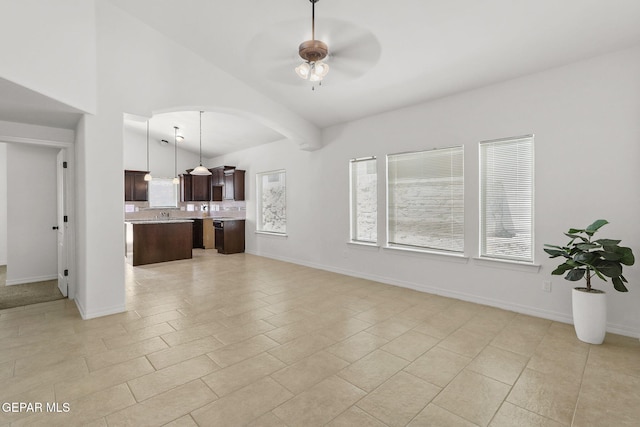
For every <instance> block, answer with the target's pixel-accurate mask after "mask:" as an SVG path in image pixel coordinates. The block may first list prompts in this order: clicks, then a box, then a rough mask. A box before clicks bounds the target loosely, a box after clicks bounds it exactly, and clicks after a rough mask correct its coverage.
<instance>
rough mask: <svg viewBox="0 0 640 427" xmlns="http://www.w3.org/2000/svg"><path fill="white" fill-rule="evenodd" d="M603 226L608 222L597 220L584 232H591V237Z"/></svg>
mask: <svg viewBox="0 0 640 427" xmlns="http://www.w3.org/2000/svg"><path fill="white" fill-rule="evenodd" d="M605 224H609V221H607V220H606V219H598V220H596V221H595V222H594V223H593V224H591V225H590V226H588V227H587V228H586V230H585V231H586V232H587V233H589V232H591V234H592V235H593V233H595V232H596V231H598V230H599V229H600V227H602V226H603V225H605Z"/></svg>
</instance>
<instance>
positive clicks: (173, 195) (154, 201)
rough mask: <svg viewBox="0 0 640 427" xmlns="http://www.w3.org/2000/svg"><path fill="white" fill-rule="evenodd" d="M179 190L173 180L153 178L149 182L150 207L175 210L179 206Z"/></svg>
mask: <svg viewBox="0 0 640 427" xmlns="http://www.w3.org/2000/svg"><path fill="white" fill-rule="evenodd" d="M177 189H178V186H177V185H175V184H174V183H173V178H153V179H152V180H151V181H149V207H152V208H175V207H176V206H178V191H177Z"/></svg>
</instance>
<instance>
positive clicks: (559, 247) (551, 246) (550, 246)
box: [544, 243, 566, 249]
mask: <svg viewBox="0 0 640 427" xmlns="http://www.w3.org/2000/svg"><path fill="white" fill-rule="evenodd" d="M544 245H545V246H546V247H548V248H556V249H566V248H564V247H562V246H556V245H549V244H547V243H545V244H544Z"/></svg>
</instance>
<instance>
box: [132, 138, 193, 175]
mask: <svg viewBox="0 0 640 427" xmlns="http://www.w3.org/2000/svg"><path fill="white" fill-rule="evenodd" d="M123 145H124V147H123V150H124V168H125V169H130V170H147V135H146V133H145V134H144V135H141V134H140V133H137V132H135V131H133V130H132V129H131V128H129V127H125V128H124V141H123ZM178 145H180V144H178ZM199 162H200V156H199V155H198V154H194V153H192V152H190V151H185V150H183V149H181V148H178V174H184V173H185V170H186V169H193V168H194V167H196V166H197V165H198V164H199ZM149 168H150V169H151V175H152V176H153V177H158V178H173V176H174V175H173V173H174V169H175V163H174V146H173V142H171V143H170V144H160V143H159V142H158V141H157V140H150V141H149Z"/></svg>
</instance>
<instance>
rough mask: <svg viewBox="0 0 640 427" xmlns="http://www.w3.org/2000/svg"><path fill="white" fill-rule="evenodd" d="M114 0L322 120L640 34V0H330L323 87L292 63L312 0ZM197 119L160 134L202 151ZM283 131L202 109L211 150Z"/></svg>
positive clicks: (324, 12) (69, 113)
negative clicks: (176, 134)
mask: <svg viewBox="0 0 640 427" xmlns="http://www.w3.org/2000/svg"><path fill="white" fill-rule="evenodd" d="M109 1H110V2H112V3H113V4H115V5H117V6H118V7H120V8H122V9H123V10H124V11H126V12H128V13H130V14H131V15H133V16H135V17H137V18H138V19H140V20H142V21H143V22H145V23H147V24H148V25H150V26H151V27H153V28H155V29H156V30H158V31H159V32H161V33H163V34H165V35H166V36H168V37H170V38H172V39H174V40H175V41H176V42H178V43H180V44H181V45H183V46H184V47H186V48H188V49H190V50H192V51H194V52H196V53H197V54H199V55H200V56H202V57H204V58H206V59H207V60H208V61H210V62H211V63H213V64H215V65H217V66H218V67H220V68H221V69H223V70H225V71H227V72H229V73H230V74H232V75H234V76H236V77H237V78H238V79H240V80H242V81H244V82H245V83H246V84H247V85H249V86H251V87H253V88H254V89H255V90H257V91H259V92H261V93H263V94H265V95H267V96H269V97H270V98H272V99H273V100H275V101H276V102H279V103H281V104H282V105H284V106H286V107H287V108H289V109H290V110H291V111H293V112H296V113H298V114H299V115H300V116H302V117H304V118H306V119H307V120H309V121H310V122H312V123H314V124H315V125H316V126H318V127H319V128H324V127H327V126H330V125H333V124H337V123H342V122H345V121H350V120H355V119H358V118H361V117H365V116H369V115H372V114H376V113H380V112H384V111H388V110H393V109H397V108H401V107H404V106H408V105H412V104H416V103H420V102H425V101H429V100H433V99H436V98H440V97H443V96H447V95H450V94H454V93H458V92H462V91H465V90H470V89H473V88H477V87H481V86H485V85H488V84H491V83H495V82H499V81H504V80H507V79H511V78H515V77H518V76H522V75H526V74H530V73H534V72H537V71H541V70H545V69H549V68H553V67H557V66H561V65H563V64H567V63H571V62H574V61H577V60H580V59H584V58H589V57H593V56H597V55H600V54H603V53H606V52H610V51H614V50H620V49H624V48H627V47H631V46H634V45H638V44H640V25H639V24H638V23H639V22H640V1H638V0H446V1H445V0H396V1H383V0H368V1H365V0H348V1H347V0H342V1H340V0H320V1H319V2H318V3H317V4H316V38H317V39H319V40H323V41H324V42H326V43H327V44H328V45H329V51H330V57H329V58H328V60H327V63H328V64H329V65H330V66H331V70H330V72H329V74H328V75H327V77H326V78H325V80H324V82H323V85H322V87H317V88H316V90H314V91H312V90H311V86H310V83H309V82H305V81H303V80H301V79H300V78H298V77H297V76H296V75H295V73H294V71H293V69H294V67H295V66H296V65H298V64H299V62H300V59H299V57H298V54H297V49H298V45H299V44H300V43H301V42H302V41H304V40H307V39H309V38H310V36H311V3H310V2H309V0H277V1H276V0H271V1H264V0H243V1H228V0H224V1H223V0H183V1H175V0H109ZM0 93H3V94H8V96H6V97H4V96H3V97H2V99H0V118H2V119H3V120H13V121H18V122H24V123H32V124H40V125H48V126H57V127H65V128H72V129H73V128H74V127H75V123H76V122H77V119H78V117H79V116H80V112H78V111H75V110H73V109H70V108H69V107H66V106H64V105H63V104H60V103H57V102H55V101H52V100H50V99H48V98H46V97H44V96H42V95H38V94H35V93H33V92H30V91H27V90H25V89H23V88H21V87H19V86H17V85H14V84H12V83H10V82H7V81H4V80H0ZM196 119H197V112H185V113H170V114H167V115H162V117H160V116H157V117H154V119H153V120H152V123H151V128H152V135H153V137H154V139H157V140H160V139H167V140H169V141H171V142H172V141H173V126H174V125H177V126H179V127H181V128H184V131H183V133H185V134H186V135H185V136H186V141H185V144H184V147H185V149H188V150H190V151H193V152H195V153H197V152H198V148H197V146H196V145H195V144H196V139H195V137H194V136H193V131H194V130H196V129H197V124H196V123H195V122H194V120H196ZM127 125H128V126H132V127H133V128H137V129H138V131H142V132H145V131H146V128H145V127H144V126H145V124H144V123H137V124H136V123H129V124H127ZM156 125H157V128H156ZM140 126H143V128H142V129H141V128H140ZM279 138H281V136H280V135H279V134H277V133H276V132H273V131H272V130H270V129H268V128H266V127H264V126H263V125H259V124H257V123H255V122H252V121H250V120H248V119H244V118H239V117H236V116H229V115H224V114H218V113H210V112H207V113H206V115H205V118H204V119H203V155H204V156H205V157H213V156H216V155H219V154H222V153H224V152H229V151H235V150H237V149H241V148H246V147H249V146H252V145H256V144H261V143H267V142H271V141H273V140H276V139H279ZM210 144H213V145H210Z"/></svg>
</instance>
